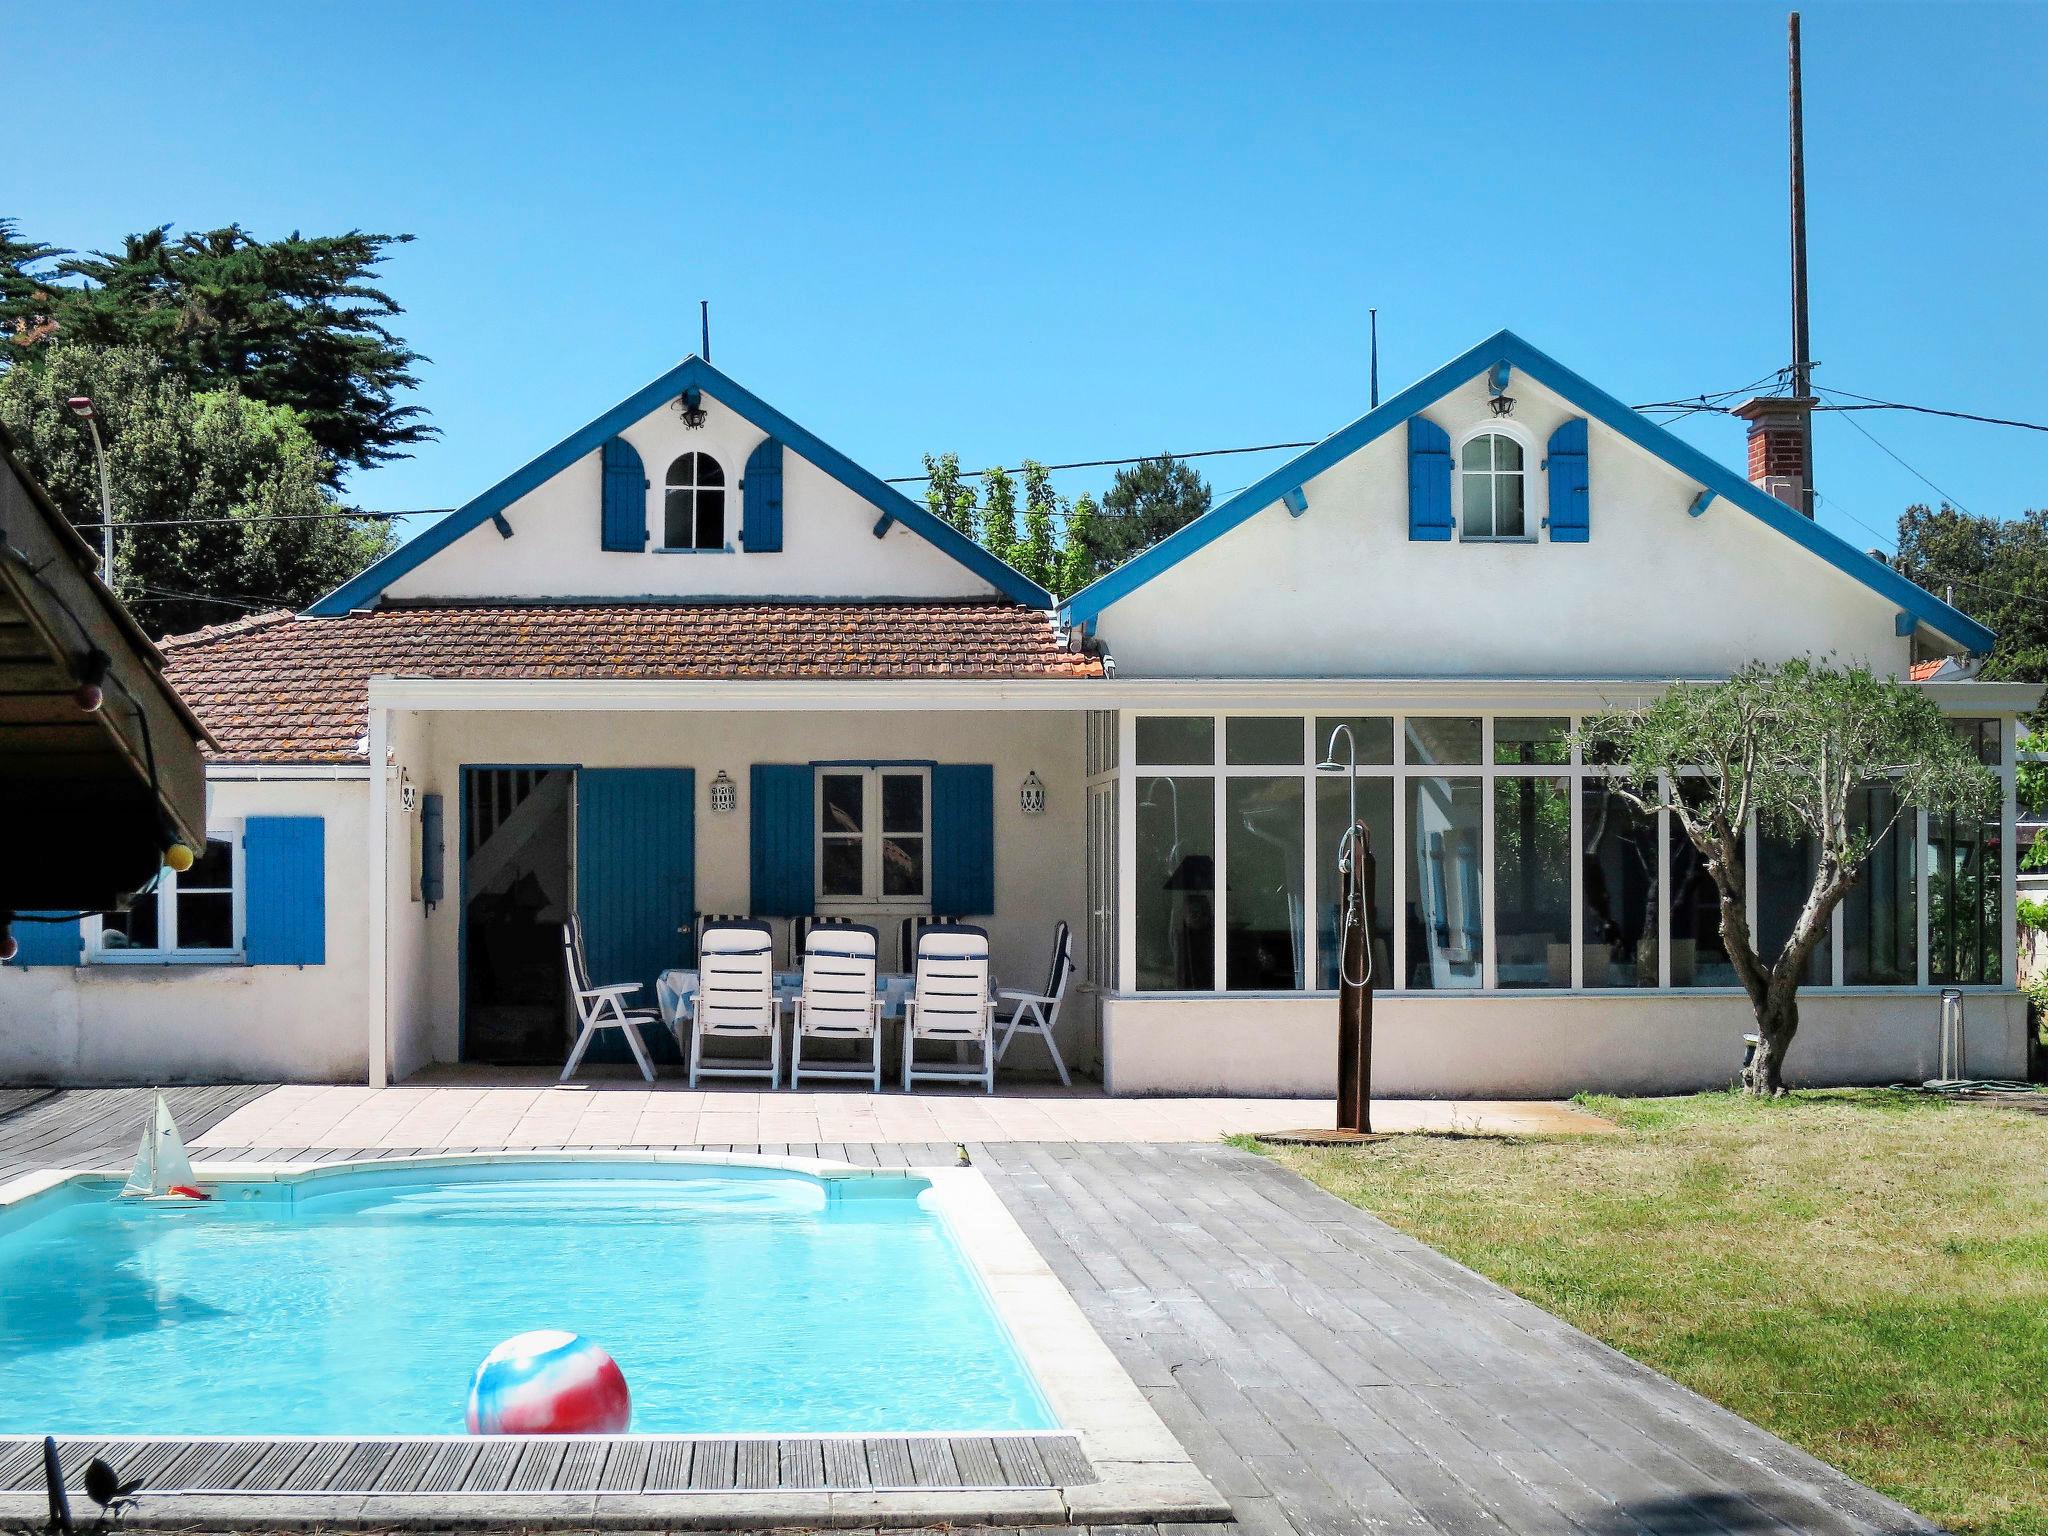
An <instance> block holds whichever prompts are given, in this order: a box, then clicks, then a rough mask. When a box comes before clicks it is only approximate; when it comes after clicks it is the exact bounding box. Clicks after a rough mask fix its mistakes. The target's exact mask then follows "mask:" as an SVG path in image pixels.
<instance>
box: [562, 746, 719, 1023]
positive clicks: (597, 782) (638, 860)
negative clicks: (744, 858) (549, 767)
mask: <svg viewBox="0 0 2048 1536" xmlns="http://www.w3.org/2000/svg"><path fill="white" fill-rule="evenodd" d="M696 794H697V776H696V774H695V772H694V771H692V770H691V769H688V768H584V769H581V770H579V771H578V773H577V775H576V910H577V912H578V914H579V915H580V916H581V917H582V920H583V944H584V949H585V951H586V952H587V954H588V956H589V960H590V981H591V985H593V986H600V987H601V986H607V985H610V984H611V983H613V982H620V981H637V982H639V983H641V985H642V990H641V991H640V992H638V993H636V994H635V995H634V996H633V997H631V998H629V999H628V1000H627V1005H628V1006H629V1007H640V1008H651V1007H653V1006H654V1001H655V999H654V978H655V977H656V976H658V975H659V974H660V973H661V972H663V971H665V970H667V969H668V968H669V967H670V966H677V965H685V964H688V962H689V955H690V937H689V929H690V925H691V922H692V920H693V915H694V913H695V911H696V907H697V820H696ZM647 1045H648V1049H649V1050H651V1051H652V1052H654V1054H655V1056H656V1057H657V1058H658V1059H661V1060H667V1061H675V1060H677V1059H679V1058H678V1056H677V1052H676V1048H675V1041H674V1040H673V1039H671V1038H670V1037H669V1035H668V1033H667V1031H665V1030H656V1031H654V1032H653V1034H652V1035H650V1036H649V1037H648V1040H647ZM600 1049H602V1050H603V1051H604V1052H605V1059H607V1060H615V1061H625V1060H627V1059H629V1058H628V1053H627V1051H626V1045H625V1042H624V1041H623V1040H621V1039H618V1038H617V1032H616V1031H607V1032H606V1037H605V1038H602V1039H601V1040H600V1041H599V1042H597V1043H596V1044H594V1045H593V1046H592V1048H591V1055H592V1057H593V1058H595V1057H596V1056H597V1054H598V1052H599V1050H600Z"/></svg>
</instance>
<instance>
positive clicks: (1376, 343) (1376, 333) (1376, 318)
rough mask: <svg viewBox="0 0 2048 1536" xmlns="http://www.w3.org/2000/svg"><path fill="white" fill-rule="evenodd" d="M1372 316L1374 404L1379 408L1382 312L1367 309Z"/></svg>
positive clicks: (1376, 408) (1374, 407)
mask: <svg viewBox="0 0 2048 1536" xmlns="http://www.w3.org/2000/svg"><path fill="white" fill-rule="evenodd" d="M1366 313H1367V314H1368V315H1370V316H1371V317H1372V404H1373V409H1374V410H1378V409H1379V404H1380V312H1379V311H1378V310H1377V309H1368V310H1367V311H1366Z"/></svg>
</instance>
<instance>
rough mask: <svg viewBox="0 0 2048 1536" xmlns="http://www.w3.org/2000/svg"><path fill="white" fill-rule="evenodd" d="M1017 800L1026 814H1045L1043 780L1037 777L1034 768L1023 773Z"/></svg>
mask: <svg viewBox="0 0 2048 1536" xmlns="http://www.w3.org/2000/svg"><path fill="white" fill-rule="evenodd" d="M1017 800H1018V803H1019V804H1021V805H1022V806H1023V808H1024V814H1025V815H1026V816H1042V815H1044V814H1045V781H1044V780H1043V779H1041V778H1039V776H1038V773H1037V771H1036V770H1035V769H1034V770H1033V771H1031V772H1029V773H1027V774H1025V775H1024V784H1023V787H1022V788H1021V789H1019V790H1018V792H1017Z"/></svg>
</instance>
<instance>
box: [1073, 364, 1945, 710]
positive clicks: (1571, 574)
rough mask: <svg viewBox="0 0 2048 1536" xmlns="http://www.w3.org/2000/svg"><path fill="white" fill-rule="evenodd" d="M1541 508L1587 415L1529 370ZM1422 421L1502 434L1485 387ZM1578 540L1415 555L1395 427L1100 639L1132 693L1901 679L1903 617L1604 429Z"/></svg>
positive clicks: (1257, 520)
mask: <svg viewBox="0 0 2048 1536" xmlns="http://www.w3.org/2000/svg"><path fill="white" fill-rule="evenodd" d="M1509 392H1510V393H1511V394H1512V395H1513V396H1514V398H1515V402H1516V405H1515V413H1514V416H1513V418H1512V422H1511V425H1512V427H1514V428H1515V429H1518V430H1519V432H1520V433H1521V434H1522V435H1523V436H1524V437H1525V439H1526V441H1527V442H1528V444H1529V445H1530V447H1529V450H1528V452H1527V455H1526V463H1527V464H1528V466H1529V470H1530V473H1529V480H1528V486H1527V506H1528V516H1529V521H1530V525H1531V526H1534V525H1535V524H1536V523H1537V522H1539V521H1540V520H1541V518H1542V517H1543V515H1544V514H1545V512H1546V511H1547V510H1548V504H1549V502H1548V497H1549V492H1548V487H1547V483H1546V481H1545V477H1544V474H1543V472H1542V470H1541V469H1540V467H1539V466H1540V465H1541V462H1542V458H1543V449H1544V445H1545V444H1546V443H1547V442H1548V441H1549V437H1550V434H1551V432H1552V431H1553V430H1554V429H1555V428H1556V427H1557V425H1558V424H1559V423H1560V422H1562V421H1563V420H1565V419H1566V418H1567V417H1569V416H1575V415H1579V414H1581V413H1580V412H1578V411H1576V410H1574V409H1573V408H1571V407H1570V406H1568V405H1567V404H1565V403H1564V402H1563V401H1562V400H1560V399H1559V398H1558V397H1556V396H1554V395H1552V394H1551V393H1550V392H1549V391H1548V390H1545V389H1543V388H1542V387H1541V386H1539V385H1537V384H1535V383H1534V382H1533V381H1531V380H1529V379H1528V378H1527V377H1525V376H1523V375H1520V374H1517V375H1516V376H1515V377H1514V379H1513V380H1512V382H1511V383H1510V385H1509ZM1424 414H1426V415H1427V416H1429V417H1430V418H1431V419H1432V420H1434V421H1436V422H1437V423H1438V424H1439V425H1441V426H1442V427H1444V428H1445V430H1446V431H1448V432H1449V433H1450V435H1451V439H1452V443H1453V448H1454V451H1455V447H1456V444H1457V443H1459V442H1460V441H1461V440H1462V439H1463V437H1464V436H1465V435H1466V434H1467V433H1468V432H1469V430H1470V429H1472V428H1474V427H1477V426H1480V425H1482V424H1483V423H1487V422H1490V421H1491V420H1492V417H1491V414H1490V412H1489V411H1488V408H1487V405H1486V391H1485V387H1484V384H1483V382H1481V381H1477V380H1475V381H1474V382H1473V383H1471V384H1469V385H1467V386H1466V387H1464V388H1462V389H1459V390H1457V391H1455V392H1453V393H1452V394H1450V395H1448V396H1446V397H1445V398H1444V399H1443V400H1441V401H1439V402H1438V403H1437V404H1436V405H1433V406H1431V407H1430V408H1429V409H1428V411H1426V412H1425V413H1424ZM1590 430H1591V444H1590V450H1589V464H1590V473H1591V506H1592V510H1591V523H1592V538H1591V540H1590V542H1588V543H1585V544H1552V543H1550V541H1549V536H1548V534H1547V533H1541V534H1539V535H1538V538H1537V541H1536V542H1535V543H1528V544H1525V543H1498V544H1488V543H1472V544H1467V543H1463V542H1452V543H1448V544H1429V543H1414V542H1411V541H1410V540H1409V538H1408V457H1407V456H1408V433H1407V429H1406V428H1405V427H1399V428H1396V429H1395V430H1394V431H1392V432H1389V433H1388V434H1386V435H1385V436H1383V437H1381V438H1380V439H1378V440H1377V441H1376V442H1373V443H1371V444H1368V445H1367V446H1366V447H1365V448H1363V449H1361V450H1359V451H1358V452H1357V453H1355V454H1353V455H1351V456H1350V457H1349V458H1347V459H1344V460H1342V461H1341V462H1339V463H1337V464H1335V465H1333V466H1331V467H1330V468H1329V469H1328V470H1326V471H1325V472H1324V473H1323V474H1321V475H1318V476H1316V477H1315V478H1314V479H1312V480H1310V481H1309V482H1308V484H1307V493H1308V510H1307V512H1306V513H1305V514H1304V515H1302V516H1301V517H1298V518H1297V517H1291V516H1289V515H1288V513H1287V510H1286V509H1285V508H1284V507H1282V506H1281V505H1280V504H1279V503H1278V502H1275V504H1274V505H1273V506H1271V507H1268V508H1266V509H1265V510H1264V511H1262V512H1259V513H1258V514H1257V515H1255V516H1253V517H1252V518H1250V519H1249V520H1247V521H1246V522H1244V523H1242V524H1240V525H1239V526H1238V527H1236V528H1235V529H1233V530H1231V531H1230V532H1229V533H1226V534H1224V535H1223V536H1222V537H1221V538H1219V539H1217V540H1216V541H1215V542H1214V543H1211V544H1209V545H1208V546H1207V547H1205V548H1203V549H1201V550H1200V551H1198V552H1196V553H1195V554H1193V555H1191V556H1189V557H1188V558H1186V559H1185V560H1183V561H1181V562H1180V563H1179V564H1178V565H1175V566H1173V567H1171V568H1170V569H1168V570H1166V571H1165V572H1163V573H1162V574H1160V575H1158V576H1155V577H1154V578H1152V579H1151V580H1150V581H1149V582H1147V583H1146V584H1145V585H1143V586H1141V587H1139V588H1138V589H1137V590H1136V591H1134V592H1133V593H1131V594H1130V595H1129V596H1127V597H1125V598H1123V599H1122V600H1121V601H1119V602H1117V603H1115V604H1113V605H1111V606H1110V607H1109V608H1108V609H1107V610H1106V611H1105V612H1104V613H1103V614H1102V615H1101V616H1100V618H1099V620H1098V625H1097V633H1098V635H1099V637H1100V638H1101V639H1102V640H1103V642H1104V643H1105V645H1106V646H1107V648H1108V650H1109V653H1110V655H1111V656H1113V657H1114V658H1115V660H1116V667H1117V675H1118V676H1119V677H1124V678H1138V677H1183V676H1187V677H1196V676H1211V677H1456V676H1474V677H1496V678H1517V677H1672V676H1685V677H1704V676H1714V675H1725V674H1726V673H1727V672H1729V671H1731V670H1732V669H1734V668H1736V667H1739V666H1741V665H1742V664H1743V663H1745V662H1748V661H1751V660H1755V659H1757V658H1764V659H1780V658H1784V657H1788V656H1796V655H1803V654H1807V653H1811V654H1814V655H1825V654H1827V653H1829V652H1833V653H1835V654H1836V656H1837V658H1838V659H1839V660H1841V661H1851V660H1861V661H1868V662H1870V663H1871V664H1872V665H1873V666H1874V667H1876V668H1878V669H1879V670H1881V671H1903V670H1904V668H1905V666H1906V663H1907V661H1908V659H1909V653H1908V642H1907V641H1905V640H1902V639H1900V638H1899V637H1898V635H1897V634H1896V633H1895V631H1894V627H1893V619H1894V615H1895V613H1896V608H1895V606H1894V605H1892V604H1890V603H1887V602H1886V601H1885V600H1884V599H1882V598H1881V597H1879V596H1878V595H1877V594H1876V593H1874V592H1872V591H1871V590H1870V589H1869V588H1867V587H1865V586H1864V585H1862V584H1861V583H1860V582H1858V581H1856V580H1854V579H1853V578H1851V577H1850V576H1848V575H1847V574H1845V573H1844V572H1842V571H1840V570H1837V569H1836V568H1835V567H1833V566H1831V565H1829V564H1828V563H1827V562H1826V561H1824V560H1822V559H1820V558H1819V557H1818V556H1816V555H1813V554H1810V553H1808V552H1807V551H1805V550H1803V549H1801V548H1800V547H1799V546H1798V545H1796V544H1794V543H1793V542H1792V541H1791V540H1790V539H1788V538H1785V537H1784V536H1783V535H1781V534H1778V533H1776V532H1774V531H1773V530H1771V529H1770V528H1767V527H1766V526H1765V525H1764V524H1762V523H1760V522H1759V521H1757V520H1756V519H1755V518H1753V517H1752V516H1750V515H1749V514H1748V513H1747V512H1744V511H1741V510H1740V509H1738V508H1736V507H1734V506H1732V505H1731V504H1729V503H1728V502H1725V501H1720V502H1716V503H1715V504H1714V505H1713V506H1711V507H1710V508H1709V510H1708V511H1707V512H1706V514H1705V515H1704V516H1701V517H1697V518H1695V517H1690V516H1688V515H1687V512H1686V508H1687V506H1688V505H1689V504H1690V502H1691V501H1692V499H1693V497H1694V495H1695V494H1696V493H1697V492H1698V490H1699V486H1698V485H1697V484H1696V483H1695V482H1693V481H1692V480H1691V479H1690V478H1689V477H1687V476H1685V475H1683V474H1680V473H1679V472H1678V471H1676V470H1674V469H1672V468H1670V467H1669V466H1668V465H1666V464H1664V463H1663V462H1662V461H1660V460H1658V459H1655V458H1653V457H1651V456H1650V455H1649V454H1647V453H1645V452H1643V451H1642V450H1641V449H1639V448H1637V447H1636V446H1635V445H1634V444H1632V443H1630V442H1628V441H1626V440H1625V439H1623V438H1621V437H1618V436H1616V435H1615V434H1614V433H1613V432H1611V431H1609V430H1608V429H1607V428H1605V427H1603V426H1601V425H1600V424H1599V423H1598V422H1593V423H1591V428H1590Z"/></svg>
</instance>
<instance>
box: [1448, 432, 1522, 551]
mask: <svg viewBox="0 0 2048 1536" xmlns="http://www.w3.org/2000/svg"><path fill="white" fill-rule="evenodd" d="M1482 437H1504V438H1506V439H1507V440H1508V441H1509V442H1511V443H1513V444H1514V445H1515V446H1516V447H1518V448H1520V449H1521V450H1522V467H1521V469H1520V471H1519V472H1517V471H1511V470H1498V469H1490V470H1486V471H1484V473H1485V474H1486V475H1487V476H1488V478H1490V479H1493V480H1498V479H1500V478H1501V477H1502V476H1503V475H1507V474H1513V473H1519V475H1520V478H1521V481H1522V531H1521V532H1520V533H1499V532H1494V533H1467V532H1466V531H1465V475H1466V469H1465V449H1466V447H1467V446H1468V445H1470V444H1472V443H1475V442H1477V441H1478V440H1479V439H1480V438H1482ZM1536 469H1537V457H1536V445H1535V443H1534V442H1532V441H1531V440H1530V437H1529V434H1528V433H1527V432H1526V431H1524V430H1523V429H1522V428H1521V427H1519V426H1517V425H1516V424H1515V423H1513V422H1511V421H1509V420H1507V419H1506V418H1505V417H1496V418H1493V419H1491V420H1488V421H1485V422H1483V423H1481V424H1480V425H1478V426H1476V427H1472V428H1470V429H1468V430H1467V431H1466V432H1465V433H1464V434H1463V435H1462V436H1460V437H1459V438H1458V440H1457V441H1456V442H1455V443H1454V444H1453V445H1452V447H1451V483H1452V488H1453V490H1454V491H1455V493H1456V494H1455V495H1454V496H1453V497H1452V500H1453V501H1455V502H1456V503H1457V505H1456V507H1455V508H1454V509H1453V512H1452V515H1453V517H1455V519H1456V520H1457V527H1458V542H1459V543H1461V544H1534V543H1535V542H1536V541H1537V539H1536V534H1537V528H1538V527H1539V526H1540V522H1541V520H1540V519H1539V518H1538V517H1537V515H1536ZM1474 473H1478V471H1474ZM1499 526H1500V520H1499V517H1498V515H1497V514H1496V516H1495V518H1494V519H1493V527H1494V528H1496V529H1498V528H1499Z"/></svg>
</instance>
